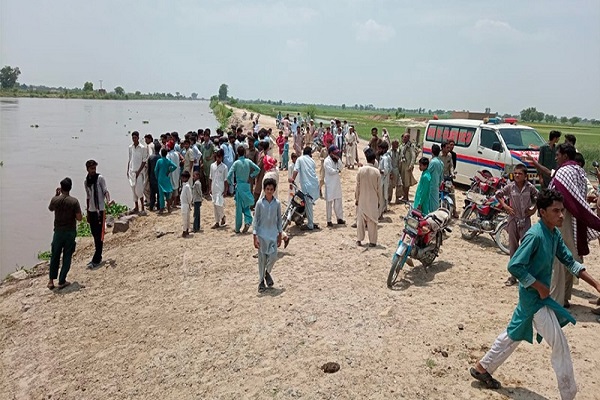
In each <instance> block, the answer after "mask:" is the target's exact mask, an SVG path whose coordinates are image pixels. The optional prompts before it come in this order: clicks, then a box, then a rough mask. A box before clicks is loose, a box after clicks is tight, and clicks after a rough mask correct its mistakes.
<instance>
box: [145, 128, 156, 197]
mask: <svg viewBox="0 0 600 400" xmlns="http://www.w3.org/2000/svg"><path fill="white" fill-rule="evenodd" d="M144 142H145V143H146V150H147V151H148V158H150V157H151V156H152V155H153V154H154V138H153V137H152V135H151V134H149V133H148V134H146V135H144ZM144 174H145V179H144V199H145V200H146V202H148V199H150V174H149V168H148V163H146V168H145V171H144Z"/></svg>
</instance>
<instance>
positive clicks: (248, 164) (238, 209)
mask: <svg viewBox="0 0 600 400" xmlns="http://www.w3.org/2000/svg"><path fill="white" fill-rule="evenodd" d="M259 173H260V168H259V167H258V165H256V164H254V163H253V162H252V161H250V160H248V159H247V158H246V149H245V148H243V147H239V148H238V159H237V160H236V161H235V162H234V163H233V165H232V166H231V169H230V170H229V173H228V174H227V182H228V183H229V186H234V185H235V233H240V229H241V228H242V216H243V219H244V223H245V224H244V229H243V230H242V231H241V232H242V233H246V232H248V229H250V226H251V225H252V213H251V212H250V207H252V206H254V196H253V195H252V191H251V190H250V177H255V176H257V175H258V174H259ZM234 179H235V180H234ZM261 183H262V182H261Z"/></svg>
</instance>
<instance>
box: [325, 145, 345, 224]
mask: <svg viewBox="0 0 600 400" xmlns="http://www.w3.org/2000/svg"><path fill="white" fill-rule="evenodd" d="M328 153H329V155H328V156H327V158H325V161H324V163H323V166H324V168H325V201H326V203H325V213H326V215H327V226H328V227H332V226H333V223H332V222H331V216H332V215H331V214H332V213H331V209H332V208H333V210H334V211H335V217H336V218H337V223H338V225H344V224H345V223H346V221H344V210H343V208H342V180H341V179H340V173H341V171H342V168H344V164H343V163H342V160H341V159H340V149H339V148H338V147H337V146H329V149H328Z"/></svg>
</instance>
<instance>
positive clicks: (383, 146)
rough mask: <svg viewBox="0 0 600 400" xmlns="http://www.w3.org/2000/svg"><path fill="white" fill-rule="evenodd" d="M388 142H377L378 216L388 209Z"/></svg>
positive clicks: (390, 164) (390, 160) (390, 167)
mask: <svg viewBox="0 0 600 400" xmlns="http://www.w3.org/2000/svg"><path fill="white" fill-rule="evenodd" d="M389 147H390V146H389V144H388V142H386V141H384V140H382V141H381V142H380V143H379V172H380V173H381V200H382V201H381V203H380V204H379V218H382V217H383V213H384V212H386V211H388V209H387V206H388V191H389V189H390V174H391V173H392V158H391V157H390V154H389V152H388V149H389Z"/></svg>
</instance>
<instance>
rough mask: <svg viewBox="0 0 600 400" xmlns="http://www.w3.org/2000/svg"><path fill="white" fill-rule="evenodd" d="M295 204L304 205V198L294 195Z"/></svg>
mask: <svg viewBox="0 0 600 400" xmlns="http://www.w3.org/2000/svg"><path fill="white" fill-rule="evenodd" d="M294 203H296V204H302V198H301V197H300V196H298V195H297V194H296V195H294Z"/></svg>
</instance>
